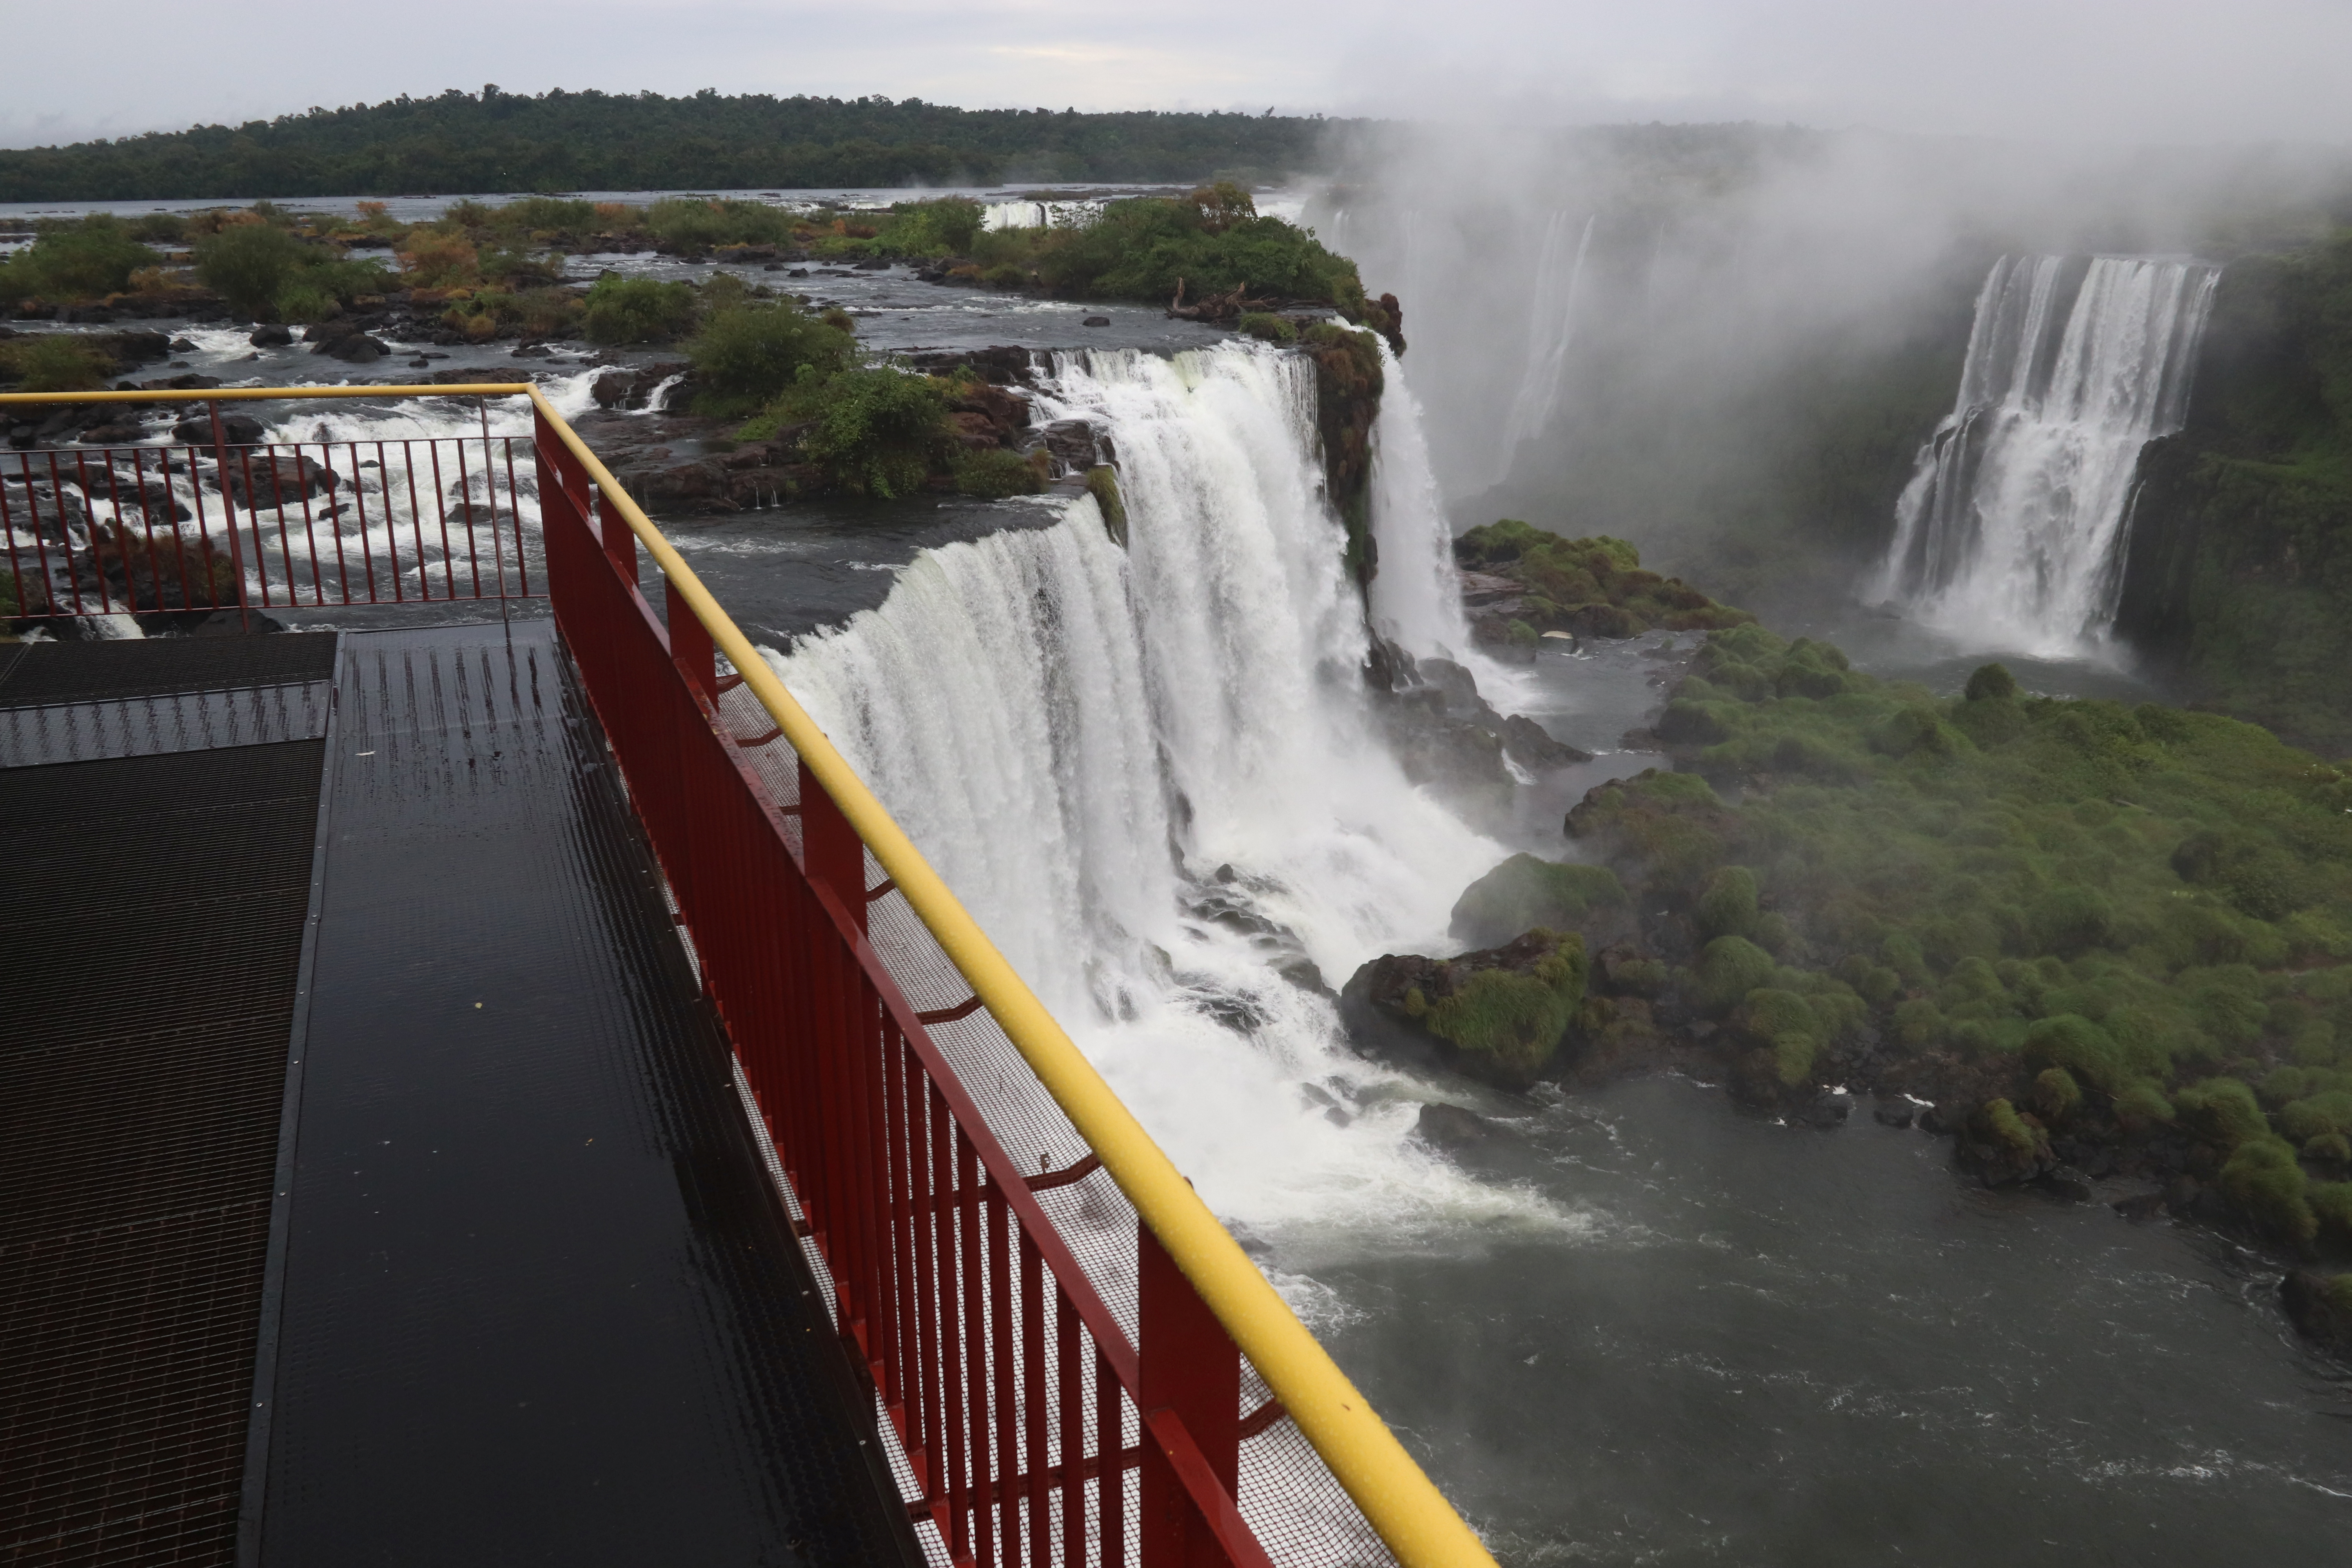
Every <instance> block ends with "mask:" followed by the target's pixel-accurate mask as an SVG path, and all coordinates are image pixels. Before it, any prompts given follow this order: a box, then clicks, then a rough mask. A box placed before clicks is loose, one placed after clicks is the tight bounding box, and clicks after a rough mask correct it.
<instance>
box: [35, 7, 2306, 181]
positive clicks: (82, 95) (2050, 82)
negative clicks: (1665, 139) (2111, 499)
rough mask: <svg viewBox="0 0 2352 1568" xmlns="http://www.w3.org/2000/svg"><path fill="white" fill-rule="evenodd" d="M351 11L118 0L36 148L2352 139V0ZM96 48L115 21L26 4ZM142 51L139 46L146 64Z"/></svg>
mask: <svg viewBox="0 0 2352 1568" xmlns="http://www.w3.org/2000/svg"><path fill="white" fill-rule="evenodd" d="M364 15H365V19H364V20H359V19H353V20H349V21H346V20H343V19H342V18H341V16H337V15H336V14H335V13H332V12H328V13H321V12H320V10H319V9H318V8H317V7H316V6H315V5H310V4H308V3H303V4H295V3H293V0H247V4H246V5H244V6H243V7H241V9H240V11H239V26H236V28H235V29H220V28H198V29H195V30H194V31H191V30H190V29H189V28H187V26H185V22H186V16H187V13H186V7H185V5H183V4H180V3H179V0H169V3H163V0H115V3H114V4H113V5H110V6H109V8H108V12H107V17H108V30H109V33H110V35H111V36H113V37H120V38H124V39H141V38H159V39H160V38H169V39H170V40H171V47H170V49H169V51H168V53H167V54H166V55H165V56H163V57H157V58H155V59H153V60H152V61H150V63H151V64H153V65H154V66H155V67H156V68H152V69H151V68H143V67H142V68H138V69H123V70H113V71H106V70H95V69H92V70H79V71H66V70H59V71H51V72H37V71H22V70H20V71H16V72H12V73H10V74H11V78H12V79H11V80H10V82H9V91H8V92H7V93H6V95H5V100H0V141H5V142H8V143H10V144H14V145H19V146H22V145H28V144H32V143H36V142H56V141H61V140H68V139H74V138H79V137H84V136H90V135H121V134H125V133H129V132H137V131H142V130H165V129H176V128H179V127H181V126H184V125H187V124H191V123H199V122H214V123H217V122H230V123H234V122H237V121H243V120H246V119H251V118H266V117H269V116H274V115H278V114H283V113H289V112H299V111H300V110H303V109H305V108H308V107H309V106H310V105H312V104H327V105H337V104H343V103H351V102H356V101H363V100H364V101H373V100H381V99H384V98H390V97H394V96H396V95H397V94H399V93H403V92H407V93H413V94H418V95H424V94H429V93H436V92H439V91H441V90H442V89H446V88H448V87H451V86H459V85H462V86H465V87H467V88H472V87H475V86H478V84H479V83H480V82H482V81H486V80H489V81H497V82H499V83H500V84H501V85H502V86H504V87H505V88H506V89H508V90H509V91H515V92H535V91H541V90H544V89H548V88H551V87H569V88H590V87H593V88H601V89H605V90H608V91H628V92H634V91H637V90H641V89H653V90H656V91H662V92H672V93H676V92H691V91H693V90H695V89H699V88H703V87H710V88H716V89H719V90H720V91H722V92H751V91H756V92H774V93H781V94H789V93H795V92H808V93H822V94H829V95H835V96H841V97H853V96H860V95H864V94H868V93H883V94H887V95H888V96H891V97H894V98H904V97H908V96H920V97H923V98H927V99H931V100H936V101H940V102H947V103H958V104H964V105H968V106H971V107H1003V106H1011V107H1034V106H1037V105H1051V106H1054V107H1056V108H1060V107H1065V106H1067V107H1076V108H1079V109H1121V108H1160V109H1170V108H1235V109H1248V110H1252V111H1253V112H1255V111H1256V110H1263V109H1265V107H1267V106H1268V105H1269V104H1272V105H1277V106H1279V107H1281V108H1282V109H1284V110H1291V111H1298V110H1329V111H1337V112H1351V113H1363V114H1374V115H1392V116H1393V115H1425V116H1444V117H1455V118H1465V119H1467V118H1485V117H1503V118H1515V119H1518V120H1523V121H1524V120H1532V121H1550V122H1591V121H1622V120H1650V119H1659V120H1669V121H1715V120H1725V119H1761V120H1768V121H1798V122H1801V123H1807V124H1815V125H1825V126H1843V125H1857V124H1867V125H1874V126H1878V127H1882V128H1885V129H1888V130H1896V131H1915V132H1963V133H1969V134H1977V135H2003V136H2019V137H2028V138H2032V137H2063V138H2069V139H2076V140H2093V141H2110V142H2113V141H2140V140H2150V139H2154V140H2193V141H2227V140H2266V139H2280V138H2287V139H2311V140H2326V141H2345V140H2352V93H2346V92H2344V91H2343V90H2342V89H2341V86H2340V83H2339V82H2338V81H2336V80H2335V79H2333V78H2335V77H2336V76H2337V75H2338V74H2339V73H2340V64H2341V62H2342V61H2343V60H2345V59H2347V58H2352V5H2346V4H2344V0H1974V3H1973V4H1969V5H1951V4H1949V3H1948V0H1946V3H1942V4H1937V5H1923V4H1917V3H1916V0H1643V3H1642V4H1627V3H1625V0H1541V3H1536V0H1452V3H1450V4H1448V5H1444V6H1432V5H1428V4H1427V3H1426V0H1362V3H1360V4H1357V5H1349V6H1348V7H1345V8H1339V7H1334V6H1331V5H1328V4H1317V5H1307V4H1302V3H1300V0H1257V3H1253V4H1241V3H1238V0H1201V3H1199V4H1196V5H1189V6H1184V7H1179V8H1172V9H1171V8H1168V7H1159V6H1154V7H1137V6H1127V7H1118V6H1104V5H1099V4H1085V5H1081V4H1077V3H1076V0H957V3H953V4H950V3H948V0H868V3H866V4H860V5H854V6H853V5H843V4H839V3H835V4H827V5H817V4H809V3H806V0H783V3H782V4H752V3H750V0H628V3H626V4H621V3H619V0H580V3H578V4H574V5H571V6H568V7H566V8H565V9H564V11H563V12H562V14H561V16H558V15H556V14H554V13H551V12H549V11H547V10H545V9H544V8H543V7H536V6H532V7H525V6H519V5H507V6H499V5H480V4H478V3H469V4H459V3H457V0H412V3H411V4H408V5H404V6H402V7H401V8H400V10H399V11H398V12H397V13H396V14H394V13H383V12H380V11H378V12H369V13H365V14H364ZM9 45H10V48H9V52H10V55H11V57H12V58H14V59H16V60H18V61H24V60H40V59H52V58H55V59H68V58H88V51H89V47H90V45H89V31H88V23H87V19H86V18H85V17H83V16H80V15H79V13H75V12H73V11H72V10H71V9H70V8H69V7H60V6H49V7H40V8H35V9H32V10H30V11H28V12H27V13H26V15H24V16H16V17H13V18H12V19H11V22H10V39H9ZM126 58H128V57H127V56H126Z"/></svg>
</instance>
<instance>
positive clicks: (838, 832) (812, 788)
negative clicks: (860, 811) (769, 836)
mask: <svg viewBox="0 0 2352 1568" xmlns="http://www.w3.org/2000/svg"><path fill="white" fill-rule="evenodd" d="M800 770H801V864H802V866H803V868H805V869H806V870H807V872H808V879H809V880H810V881H812V882H818V883H822V884H824V886H825V887H828V888H831V889H833V896H834V897H835V898H836V899H839V900H841V907H842V908H843V909H845V910H848V911H849V918H850V919H851V920H853V921H856V922H857V929H858V930H860V931H863V930H865V929H866V841H865V840H864V839H862V838H860V837H857V830H856V828H854V827H852V826H849V818H847V817H845V816H842V814H841V807H839V806H838V805H835V804H834V800H833V796H831V795H827V794H826V793H825V789H824V785H823V784H819V783H818V782H817V780H816V775H815V774H814V773H810V772H809V769H808V763H805V762H803V763H801V764H800Z"/></svg>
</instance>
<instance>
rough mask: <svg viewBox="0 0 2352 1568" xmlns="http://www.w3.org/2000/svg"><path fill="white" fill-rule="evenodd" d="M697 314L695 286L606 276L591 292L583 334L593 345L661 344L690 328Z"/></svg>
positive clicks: (594, 285) (608, 274)
mask: <svg viewBox="0 0 2352 1568" xmlns="http://www.w3.org/2000/svg"><path fill="white" fill-rule="evenodd" d="M694 312H695V298H694V286H693V285H692V284H689V283H663V282H658V281H656V280H655V279H651V278H616V277H614V276H613V275H612V274H610V273H607V274H605V275H604V277H602V278H599V279H596V281H595V283H594V284H593V285H592V286H591V287H590V288H589V290H588V309H587V313H586V315H585V317H584V319H583V322H582V331H584V332H585V333H586V334H587V337H588V340H589V342H598V343H612V344H619V343H650V342H663V341H665V340H667V339H670V338H674V337H676V336H677V335H678V334H679V333H680V332H683V331H686V330H687V329H688V327H691V326H692V325H693V324H694Z"/></svg>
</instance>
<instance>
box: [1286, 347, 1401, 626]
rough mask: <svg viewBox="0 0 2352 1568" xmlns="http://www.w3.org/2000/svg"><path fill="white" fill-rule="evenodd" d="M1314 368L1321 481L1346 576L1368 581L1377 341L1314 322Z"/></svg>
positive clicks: (1381, 385)
mask: <svg viewBox="0 0 2352 1568" xmlns="http://www.w3.org/2000/svg"><path fill="white" fill-rule="evenodd" d="M1305 339H1306V344H1307V353H1308V354H1309V356H1310V357H1311V358H1312V359H1313V360H1314V362H1315V416H1316V422H1317V424H1318V426H1319V427H1320V429H1321V431H1322V436H1323V477H1324V481H1325V485H1326V488H1327V489H1328V491H1329V493H1330V497H1331V504H1332V505H1333V506H1334V507H1336V508H1337V509H1338V510H1339V521H1340V522H1341V523H1342V524H1344V525H1345V526H1346V528H1347V530H1348V549H1347V557H1346V560H1347V567H1348V573H1349V575H1350V576H1352V577H1353V578H1354V579H1355V580H1356V581H1357V582H1358V583H1360V584H1367V585H1369V584H1370V582H1371V580H1372V571H1373V559H1372V525H1371V485H1372V423H1373V421H1374V420H1376V419H1378V418H1379V417H1380V412H1381V393H1382V391H1383V390H1384V389H1385V388H1386V386H1387V384H1388V376H1387V372H1386V371H1385V370H1383V369H1382V368H1381V345H1380V341H1379V340H1378V339H1377V338H1375V337H1374V336H1373V335H1372V334H1371V333H1370V332H1369V331H1350V330H1349V329H1348V328H1346V327H1342V326H1339V324H1337V323H1336V322H1331V321H1320V322H1318V323H1317V324H1316V325H1314V326H1312V327H1309V328H1308V329H1307V332H1306V334H1305Z"/></svg>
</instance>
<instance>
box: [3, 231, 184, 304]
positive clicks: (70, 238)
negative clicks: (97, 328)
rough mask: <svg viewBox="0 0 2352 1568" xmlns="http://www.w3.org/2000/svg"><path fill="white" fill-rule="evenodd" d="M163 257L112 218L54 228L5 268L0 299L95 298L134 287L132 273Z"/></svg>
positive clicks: (20, 253)
mask: <svg viewBox="0 0 2352 1568" xmlns="http://www.w3.org/2000/svg"><path fill="white" fill-rule="evenodd" d="M161 260H163V258H162V257H160V256H157V255H156V254H155V253H154V252H153V251H152V250H150V249H148V248H147V247H145V246H143V245H142V244H140V243H139V242H138V240H136V239H134V238H133V237H131V235H130V234H129V233H128V232H126V231H125V230H124V229H123V227H122V226H121V225H120V224H118V223H117V222H115V221H114V220H113V219H112V218H110V217H105V216H92V217H89V218H85V219H84V220H83V221H82V222H81V224H80V225H79V226H77V227H73V228H57V229H50V230H48V231H47V233H45V234H43V235H42V236H41V237H39V238H38V239H37V240H35V241H34V242H33V244H32V246H31V247H30V248H28V249H26V250H24V251H21V252H19V253H18V254H17V255H16V256H14V257H11V258H9V259H8V261H7V263H6V264H5V266H0V300H26V299H30V298H33V297H35V296H38V297H40V298H42V299H45V300H95V299H100V298H103V297H104V296H106V295H109V294H120V293H121V292H123V291H124V290H125V289H129V288H130V287H131V274H132V273H133V272H136V271H138V270H140V269H141V268H147V267H152V266H154V265H156V264H157V263H158V262H160V261H161Z"/></svg>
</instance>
